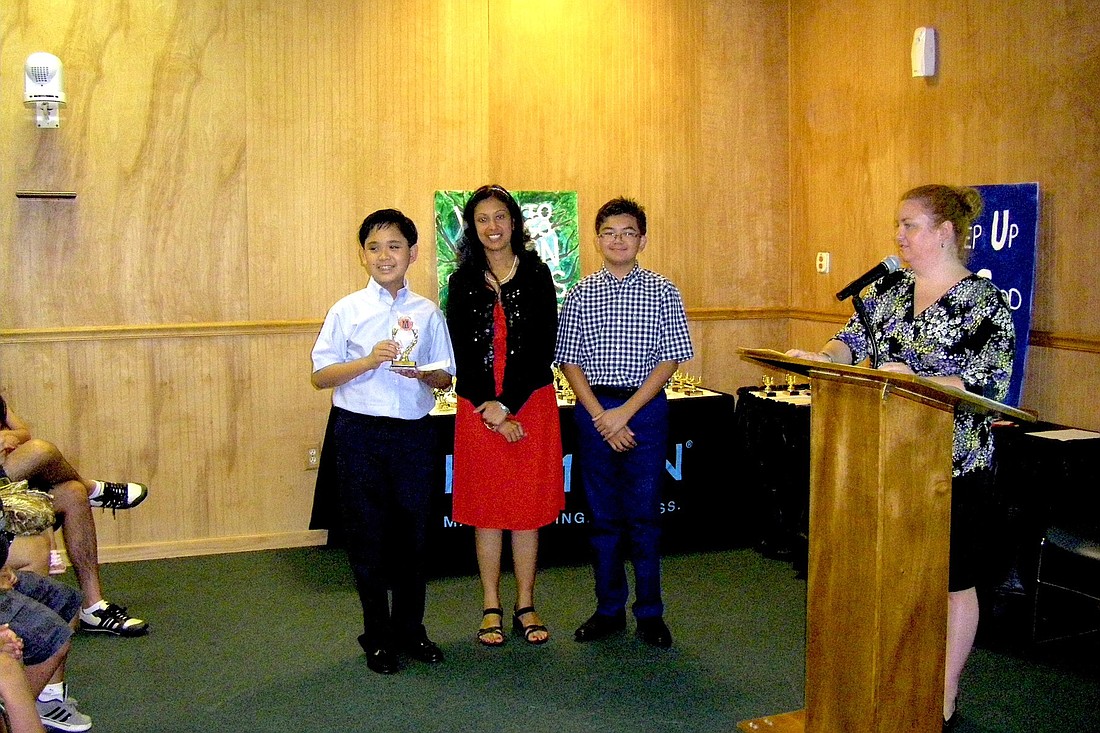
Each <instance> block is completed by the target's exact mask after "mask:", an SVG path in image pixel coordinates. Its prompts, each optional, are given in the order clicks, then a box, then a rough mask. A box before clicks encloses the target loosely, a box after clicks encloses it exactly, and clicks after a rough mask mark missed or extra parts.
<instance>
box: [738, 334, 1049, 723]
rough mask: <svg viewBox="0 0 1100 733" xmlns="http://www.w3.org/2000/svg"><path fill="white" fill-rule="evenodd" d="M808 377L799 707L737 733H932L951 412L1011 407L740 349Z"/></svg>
mask: <svg viewBox="0 0 1100 733" xmlns="http://www.w3.org/2000/svg"><path fill="white" fill-rule="evenodd" d="M740 353H741V356H742V357H743V358H745V359H747V360H749V361H753V362H755V363H758V364H761V365H763V366H766V367H771V368H774V369H780V370H783V371H787V372H792V373H796V374H801V375H803V376H807V377H809V378H810V385H811V390H812V392H813V406H812V410H811V412H810V438H811V441H810V442H811V447H810V527H809V530H810V536H809V540H810V548H809V566H808V577H807V591H806V709H805V710H804V711H795V712H791V713H785V714H781V715H773V716H767V717H764V718H757V719H755V720H747V721H742V722H741V723H739V724H738V728H739V729H740V730H742V731H747V732H750V733H751V732H754V731H775V732H776V733H788V732H789V733H803V731H806V732H807V733H841V732H844V733H846V732H847V731H873V732H874V733H902V732H903V731H904V732H905V733H937V732H938V731H940V730H941V727H942V721H943V680H944V663H945V656H946V640H947V577H948V551H949V544H950V527H951V451H952V437H953V435H954V419H953V416H954V410H955V409H956V408H957V407H959V406H960V405H964V408H963V409H972V410H977V411H985V412H994V413H1000V414H1004V415H1009V416H1012V417H1015V418H1017V419H1023V420H1032V419H1033V418H1032V416H1030V415H1028V414H1027V413H1024V412H1022V411H1020V410H1017V409H1016V408H1013V407H1010V406H1008V405H1003V404H1000V403H998V402H994V401H992V400H988V399H985V398H983V397H980V396H978V395H973V394H970V393H968V392H965V391H962V390H957V389H952V388H949V387H944V386H942V385H939V384H937V383H935V382H933V381H931V380H928V379H923V378H921V377H917V376H913V375H906V374H895V373H892V372H884V371H880V370H873V369H867V368H863V367H855V366H846V365H840V364H829V363H825V362H816V361H810V360H806V359H799V358H795V357H789V356H786V355H784V354H780V353H779V352H775V351H767V350H761V349H741V350H740Z"/></svg>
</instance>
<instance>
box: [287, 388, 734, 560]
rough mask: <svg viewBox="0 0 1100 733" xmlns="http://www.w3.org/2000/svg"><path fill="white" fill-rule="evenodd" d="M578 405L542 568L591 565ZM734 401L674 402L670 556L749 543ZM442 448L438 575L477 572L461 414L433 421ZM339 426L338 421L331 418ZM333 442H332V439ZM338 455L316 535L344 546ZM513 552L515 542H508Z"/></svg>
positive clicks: (323, 477) (328, 469)
mask: <svg viewBox="0 0 1100 733" xmlns="http://www.w3.org/2000/svg"><path fill="white" fill-rule="evenodd" d="M573 409H574V408H573V407H572V406H562V407H561V425H562V427H561V434H562V452H563V454H564V455H563V461H564V463H565V468H566V490H567V493H566V508H565V511H563V512H562V513H561V515H560V517H559V519H558V521H557V522H556V523H555V524H552V525H549V526H547V527H544V528H543V529H542V531H541V533H540V547H539V564H540V565H541V566H544V567H545V566H551V565H562V564H575V563H580V562H586V561H587V560H588V557H589V554H588V538H587V533H586V532H585V531H584V530H585V522H586V518H587V513H588V505H587V502H586V500H585V497H584V492H583V490H581V485H580V478H579V475H578V468H577V467H576V466H574V465H573V460H572V458H573V454H574V451H575V449H576V441H577V436H576V426H575V424H574V421H573ZM734 412H735V399H734V397H733V395H730V394H725V393H723V392H713V391H710V390H706V391H705V392H704V394H702V395H698V396H692V397H681V396H677V397H672V398H670V400H669V419H670V426H669V427H670V434H669V446H668V455H667V457H666V469H667V472H666V474H665V486H664V495H663V497H662V508H663V512H664V513H663V519H664V524H663V532H664V534H663V538H662V549H663V551H664V552H665V553H675V552H690V551H701V550H713V549H730V548H733V547H743V546H747V544H748V539H747V538H748V537H750V536H751V531H752V530H751V527H750V523H751V522H752V521H753V518H752V516H751V515H750V514H748V513H746V512H745V511H744V501H745V498H744V496H743V495H742V493H741V492H742V491H743V490H744V487H745V485H746V484H745V482H744V481H743V480H742V477H741V475H740V471H739V467H738V466H737V464H736V462H735V461H734V460H732V456H733V453H734V450H733V449H734ZM432 424H433V426H434V427H435V429H436V431H437V438H438V447H437V450H436V451H434V453H433V454H432V455H431V456H429V457H428V459H429V460H431V461H432V463H433V465H434V467H435V485H436V486H437V490H436V491H435V492H434V493H433V495H432V513H431V517H430V519H429V526H428V543H429V548H430V552H431V558H432V559H431V566H430V572H431V573H432V574H433V575H455V574H471V573H475V572H477V565H476V560H475V556H474V539H473V528H471V527H467V526H463V525H458V524H455V523H454V522H453V521H452V520H451V494H450V477H449V470H448V468H449V465H450V462H451V460H452V451H453V448H454V414H453V413H451V414H440V415H434V416H433V417H432ZM330 426H331V420H330ZM325 444H329V445H331V444H333V443H330V442H329V441H328V436H327V435H326V440H325ZM332 463H333V461H332V456H331V455H329V454H326V452H325V451H324V450H323V449H322V451H321V461H320V466H319V468H318V473H317V487H316V489H315V492H314V500H313V513H312V517H311V519H310V524H309V527H310V529H327V530H329V544H330V545H342V543H343V536H342V532H341V528H340V523H339V506H338V504H339V502H338V500H337V494H336V485H335V480H334V479H335V477H334V475H333V474H334V471H333V466H332ZM505 547H506V548H507V542H506V543H505Z"/></svg>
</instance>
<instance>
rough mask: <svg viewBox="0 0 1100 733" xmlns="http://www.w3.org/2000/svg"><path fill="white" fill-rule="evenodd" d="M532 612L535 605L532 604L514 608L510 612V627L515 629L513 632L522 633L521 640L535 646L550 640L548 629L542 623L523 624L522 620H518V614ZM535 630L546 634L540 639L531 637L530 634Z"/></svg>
mask: <svg viewBox="0 0 1100 733" xmlns="http://www.w3.org/2000/svg"><path fill="white" fill-rule="evenodd" d="M534 612H535V607H534V606H525V607H523V608H517V609H516V610H515V612H514V613H513V614H512V629H513V630H515V632H516V633H517V634H523V640H524V641H526V642H527V643H528V644H534V645H536V646H537V645H539V644H545V643H546V642H548V641H550V632H549V629H547V628H546V627H545V626H543V625H542V624H528V625H526V626H524V624H523V622H522V621H520V620H519V617H520V616H526V615H527V614H529V613H534ZM537 631H545V632H547V633H546V636H544V637H543V638H541V639H532V638H531V634H534V633H535V632H537Z"/></svg>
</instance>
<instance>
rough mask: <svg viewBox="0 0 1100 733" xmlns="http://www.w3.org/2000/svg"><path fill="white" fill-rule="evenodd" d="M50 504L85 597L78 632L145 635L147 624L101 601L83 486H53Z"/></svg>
mask: <svg viewBox="0 0 1100 733" xmlns="http://www.w3.org/2000/svg"><path fill="white" fill-rule="evenodd" d="M53 502H54V511H55V512H57V515H58V516H59V517H61V534H62V537H63V539H64V541H65V549H66V550H67V551H68V555H69V562H70V563H72V566H73V570H74V571H75V572H76V579H77V582H78V583H79V584H80V590H81V591H82V592H83V594H84V609H85V610H84V611H83V612H82V613H81V614H80V628H82V629H84V630H86V631H105V632H107V633H111V634H117V635H119V636H138V635H140V634H144V633H145V632H146V631H148V628H149V627H148V624H146V623H145V622H144V621H142V620H141V619H139V618H133V617H131V616H129V615H127V614H126V610H125V609H124V608H122V607H121V606H118V605H115V604H114V603H108V602H107V601H106V600H104V598H103V590H102V587H101V586H100V580H99V547H98V542H97V540H96V534H95V517H94V516H93V515H92V508H91V506H90V505H89V504H88V493H87V490H86V489H85V488H84V485H83V484H82V483H81V482H79V481H66V482H64V483H61V484H58V485H56V486H54V489H53Z"/></svg>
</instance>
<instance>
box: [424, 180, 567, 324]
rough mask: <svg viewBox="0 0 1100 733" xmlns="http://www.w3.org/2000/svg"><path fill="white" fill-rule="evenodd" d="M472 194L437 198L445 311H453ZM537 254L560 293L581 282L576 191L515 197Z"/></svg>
mask: <svg viewBox="0 0 1100 733" xmlns="http://www.w3.org/2000/svg"><path fill="white" fill-rule="evenodd" d="M472 193H473V192H472V191H436V192H435V246H436V253H437V257H438V264H437V273H438V276H439V307H440V308H446V307H447V282H448V280H449V279H450V277H451V273H453V272H454V271H455V269H456V268H457V267H458V243H459V240H461V239H462V207H463V206H465V205H466V201H467V200H468V199H469V198H470V195H471V194H472ZM511 193H512V196H513V197H515V199H516V203H518V204H519V208H520V211H522V212H523V222H524V226H526V227H527V233H528V234H530V235H531V240H532V243H533V245H534V247H535V251H537V252H538V253H539V256H540V257H541V258H542V261H543V262H545V263H546V264H547V266H549V268H550V273H551V274H552V275H553V276H554V287H555V288H556V289H557V291H558V307H559V308H560V307H561V303H562V300H563V299H564V298H565V293H566V291H567V290H569V288H570V287H572V286H573V285H575V284H576V283H577V281H578V280H580V267H581V260H580V233H579V231H578V227H579V220H578V217H577V192H576V191H512V192H511Z"/></svg>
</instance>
